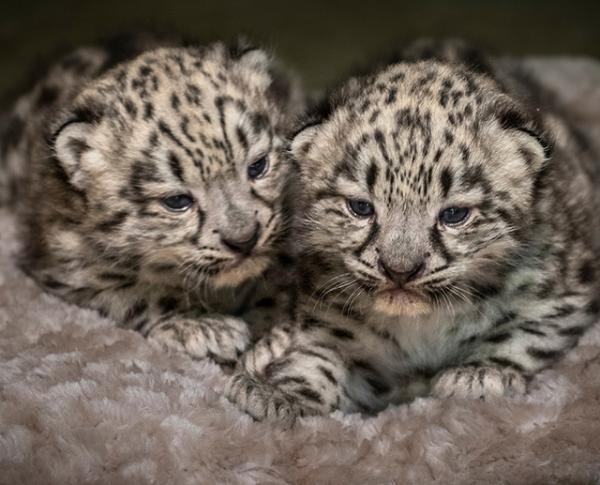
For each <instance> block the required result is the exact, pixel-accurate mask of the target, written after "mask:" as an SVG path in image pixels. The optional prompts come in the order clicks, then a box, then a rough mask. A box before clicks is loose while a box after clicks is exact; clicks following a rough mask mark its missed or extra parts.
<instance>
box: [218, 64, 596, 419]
mask: <svg viewBox="0 0 600 485" xmlns="http://www.w3.org/2000/svg"><path fill="white" fill-rule="evenodd" d="M432 55H433V54H432ZM430 57H431V56H430ZM490 63H491V64H490V65H492V64H493V61H490ZM494 69H496V67H495V68H494ZM497 69H501V65H500V64H498V67H497ZM521 74H522V73H521ZM521 74H519V75H517V73H516V71H515V72H512V71H510V70H508V69H505V70H503V71H499V72H498V73H495V72H492V71H491V70H490V69H487V68H486V69H479V68H478V69H475V68H473V67H471V66H469V65H466V64H464V63H461V62H459V61H457V60H456V59H454V60H447V61H445V62H444V61H436V60H431V59H430V60H427V61H419V60H415V61H411V62H400V63H395V64H392V65H389V66H387V67H385V68H383V69H381V70H379V71H377V72H375V73H373V74H371V75H368V76H365V77H358V78H353V79H351V80H350V81H348V82H347V83H346V84H345V85H344V86H343V87H342V88H340V89H339V90H338V91H337V92H335V93H334V94H333V95H332V96H331V97H330V98H329V100H328V102H327V103H326V105H327V109H326V110H322V111H321V113H322V114H321V117H320V118H317V119H316V121H315V122H313V123H312V124H311V125H310V126H307V127H306V128H305V129H304V130H302V131H301V132H300V133H299V134H298V135H297V136H296V137H295V139H294V141H293V144H292V152H293V155H294V157H295V158H296V159H297V161H298V164H299V166H300V169H301V172H302V173H301V177H302V179H303V185H304V194H305V197H304V200H303V206H302V207H301V208H300V210H299V217H300V218H301V219H302V221H301V231H302V234H303V236H302V239H303V240H304V246H303V247H304V254H303V256H302V268H303V269H304V270H305V275H304V276H305V278H304V279H305V281H304V283H303V287H302V296H301V304H300V305H299V311H298V314H297V317H296V321H295V324H288V325H287V330H285V327H283V330H282V328H279V329H277V330H276V331H274V332H273V333H272V334H271V335H269V336H267V337H265V338H264V339H263V340H262V341H261V342H259V343H258V344H257V346H256V348H255V349H254V350H253V351H251V352H249V353H248V355H247V356H246V357H245V363H244V367H240V369H238V372H237V373H236V374H235V375H234V376H233V377H232V379H231V381H230V383H229V386H228V390H227V393H228V396H229V398H230V399H231V400H232V401H234V402H236V403H238V405H239V406H240V407H241V408H242V409H244V410H245V411H247V412H248V413H250V414H251V415H252V416H254V417H256V418H257V419H279V420H282V421H284V422H286V423H290V422H293V419H294V418H295V417H296V416H298V415H309V414H323V413H329V412H331V411H334V410H336V409H339V410H342V411H343V412H356V411H359V412H369V413H370V412H375V411H378V410H380V409H382V408H384V407H385V406H387V405H389V404H390V403H397V402H402V401H406V400H407V399H411V398H413V397H414V396H416V395H424V394H429V393H431V394H433V395H436V396H439V397H449V396H457V397H462V398H465V397H472V398H486V397H490V396H513V395H520V394H522V393H524V392H525V391H526V384H527V381H528V379H529V378H530V377H531V376H533V375H535V373H537V372H539V371H540V370H541V369H543V368H545V367H546V366H548V365H550V364H552V363H553V362H555V361H556V360H557V359H558V358H560V357H561V356H563V355H564V354H565V353H566V352H567V351H568V350H569V349H570V348H571V347H573V346H574V345H575V343H576V342H577V340H578V338H579V336H580V335H581V334H583V333H584V331H585V330H586V329H587V328H588V327H589V326H590V325H591V324H592V322H593V321H594V320H595V319H596V318H597V316H598V312H599V310H600V301H599V299H598V294H599V293H598V263H597V261H598V258H597V254H598V241H599V239H598V236H599V234H598V232H599V228H600V224H599V222H600V221H599V220H598V208H599V207H600V204H599V202H600V201H599V200H598V198H599V195H598V194H599V192H598V190H597V187H598V185H597V184H598V169H597V166H596V165H594V161H595V160H597V158H598V154H594V153H591V152H590V151H589V150H588V149H587V148H586V145H585V144H584V143H582V142H583V140H584V138H582V137H581V136H575V135H576V132H575V131H574V129H573V128H572V126H571V125H570V124H569V120H568V115H567V114H564V113H559V112H557V111H556V110H554V108H553V105H552V104H544V105H540V104H532V105H530V104H528V103H527V101H528V100H530V101H531V100H536V99H538V93H539V91H543V87H542V86H541V85H533V84H531V79H529V80H528V82H527V83H525V82H524V80H525V79H526V78H527V79H528V77H527V76H523V75H521ZM500 75H501V77H502V79H503V81H502V82H500V81H499V80H498V79H499V77H500ZM505 81H510V82H505ZM517 87H518V88H519V89H517ZM534 103H535V101H534ZM558 132H560V133H561V135H560V136H556V141H555V142H554V141H553V135H555V134H557V133H558ZM357 200H358V201H367V202H369V203H370V204H372V207H373V209H374V212H373V214H372V215H367V216H364V217H359V216H357V213H356V211H357V210H358V211H359V212H366V211H365V210H364V209H365V207H368V206H365V205H362V206H361V205H357V204H356V201H357ZM353 201H354V202H353ZM352 207H354V209H352ZM451 207H455V208H468V209H469V211H468V212H467V214H468V215H467V217H466V219H464V221H463V222H461V223H460V224H455V225H448V224H445V223H443V222H442V219H441V217H442V216H441V215H442V213H444V211H445V209H448V208H451ZM353 211H354V212H353ZM444 220H446V219H444Z"/></svg>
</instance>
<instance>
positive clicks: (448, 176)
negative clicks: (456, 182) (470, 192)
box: [440, 167, 453, 198]
mask: <svg viewBox="0 0 600 485" xmlns="http://www.w3.org/2000/svg"><path fill="white" fill-rule="evenodd" d="M452 180H453V177H452V172H451V171H450V168H448V167H445V168H444V169H443V170H442V173H441V175H440V185H441V186H442V195H443V197H444V198H445V197H448V192H450V189H451V188H452Z"/></svg>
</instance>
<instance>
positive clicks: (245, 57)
mask: <svg viewBox="0 0 600 485" xmlns="http://www.w3.org/2000/svg"><path fill="white" fill-rule="evenodd" d="M229 54H230V56H231V58H232V59H234V60H236V61H237V62H238V63H239V64H240V66H242V67H243V68H244V69H248V70H250V71H254V72H256V73H258V74H259V76H258V78H261V77H262V76H265V78H264V85H263V89H264V90H265V94H266V96H267V97H268V98H269V99H271V100H272V101H273V102H274V103H276V105H277V106H279V107H280V108H281V109H282V110H284V111H285V113H286V118H288V119H291V118H292V117H294V116H296V115H298V114H299V113H300V112H301V111H302V110H303V109H304V104H305V103H304V92H303V90H302V85H301V83H300V81H299V79H298V78H297V77H296V76H294V75H293V74H292V73H290V72H289V71H288V70H287V69H284V67H283V66H282V65H281V64H280V63H279V62H278V61H277V60H276V59H275V58H274V57H273V56H272V55H271V54H269V52H268V51H266V50H264V49H260V48H258V47H256V46H254V45H252V44H251V43H250V42H248V40H247V39H244V38H239V39H238V40H237V42H236V43H235V44H234V45H233V46H231V47H230V48H229Z"/></svg>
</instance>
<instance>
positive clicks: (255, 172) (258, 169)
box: [248, 157, 269, 180]
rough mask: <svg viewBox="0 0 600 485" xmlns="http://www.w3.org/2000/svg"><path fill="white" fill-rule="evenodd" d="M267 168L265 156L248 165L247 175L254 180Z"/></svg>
mask: <svg viewBox="0 0 600 485" xmlns="http://www.w3.org/2000/svg"><path fill="white" fill-rule="evenodd" d="M267 168H269V163H268V161H267V157H262V158H259V159H258V160H257V161H256V162H254V163H252V164H250V165H248V177H249V178H250V180H255V179H258V178H260V177H262V176H263V175H264V174H265V173H266V172H267Z"/></svg>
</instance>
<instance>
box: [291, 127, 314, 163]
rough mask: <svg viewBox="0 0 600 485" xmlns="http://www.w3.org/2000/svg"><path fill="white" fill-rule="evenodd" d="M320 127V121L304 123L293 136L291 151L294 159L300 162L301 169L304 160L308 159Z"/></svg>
mask: <svg viewBox="0 0 600 485" xmlns="http://www.w3.org/2000/svg"><path fill="white" fill-rule="evenodd" d="M320 127H321V124H320V123H311V124H307V125H304V126H303V127H302V128H301V129H300V131H298V132H297V133H296V135H294V137H293V138H292V143H291V145H290V152H291V154H292V157H293V158H294V160H296V161H297V162H298V163H299V165H300V170H302V166H303V165H304V164H303V162H304V161H305V160H306V156H307V154H308V152H309V151H310V148H311V146H312V143H313V140H314V138H315V136H316V134H317V132H318V131H319V128H320Z"/></svg>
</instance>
